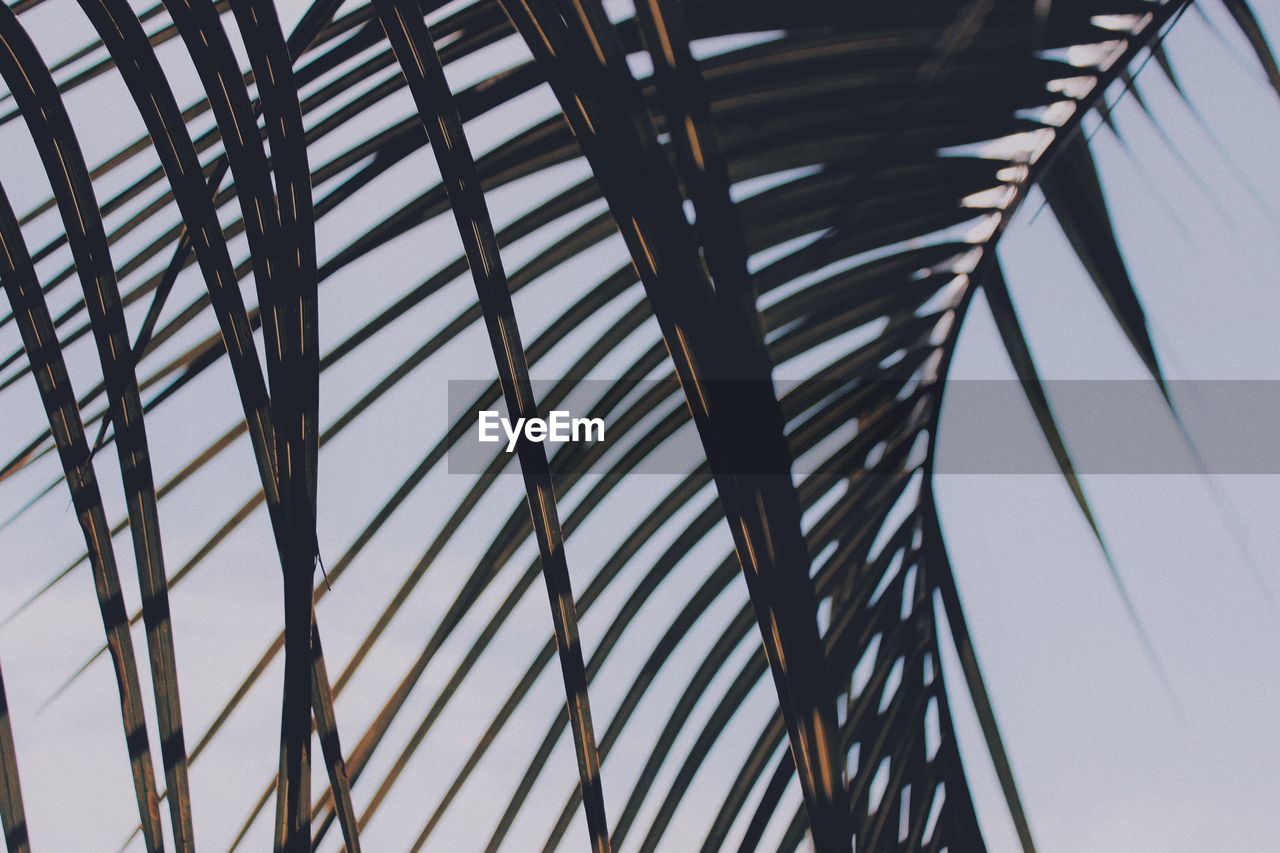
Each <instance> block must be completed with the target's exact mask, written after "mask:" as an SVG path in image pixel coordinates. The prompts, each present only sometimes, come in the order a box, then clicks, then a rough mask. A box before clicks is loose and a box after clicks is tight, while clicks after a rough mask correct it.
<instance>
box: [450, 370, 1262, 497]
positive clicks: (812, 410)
mask: <svg viewBox="0 0 1280 853" xmlns="http://www.w3.org/2000/svg"><path fill="white" fill-rule="evenodd" d="M1043 388H1044V392H1045V394H1046V396H1047V397H1048V399H1049V402H1050V406H1051V409H1052V412H1053V416H1054V419H1055V421H1056V423H1057V424H1058V427H1059V429H1060V431H1061V433H1062V435H1063V436H1064V438H1065V440H1066V445H1067V448H1068V451H1069V453H1070V454H1071V457H1072V460H1073V462H1074V463H1075V467H1076V470H1077V471H1078V472H1079V473H1082V474H1200V473H1208V474H1280V429H1277V425H1278V424H1280V381H1276V380H1185V381H1176V382H1171V383H1169V386H1168V391H1169V398H1170V399H1171V400H1172V402H1173V404H1174V410H1175V411H1176V412H1177V417H1176V418H1175V417H1174V416H1173V414H1172V413H1171V409H1170V406H1169V403H1168V402H1167V401H1166V400H1165V398H1164V397H1163V396H1162V395H1161V393H1160V390H1159V389H1158V388H1157V386H1155V385H1154V384H1153V383H1151V382H1147V381H1139V380H1132V381H1130V380H1050V381H1046V382H1044V384H1043ZM703 390H704V392H707V390H708V389H706V388H704V389H703ZM713 390H714V392H715V393H716V394H717V395H718V399H720V400H731V401H733V403H734V404H735V405H736V404H737V401H738V400H739V399H740V400H744V401H745V400H750V399H753V395H752V394H750V393H748V392H749V391H750V390H752V389H750V388H749V387H748V385H747V383H745V382H739V381H726V382H724V383H721V384H720V385H719V386H717V387H716V388H715V389H713ZM773 391H774V392H776V394H777V395H778V397H779V398H780V399H781V400H782V402H783V411H784V414H785V416H786V417H787V422H788V433H789V434H790V435H791V436H792V441H793V454H794V456H795V462H794V466H793V472H794V473H797V474H810V473H813V472H815V471H819V470H823V468H824V466H828V465H839V466H840V470H847V469H848V467H849V465H850V459H853V458H855V457H856V458H857V459H863V458H865V454H866V452H867V451H870V453H871V456H870V458H871V460H872V462H874V461H876V460H877V459H879V458H880V456H881V455H884V456H885V457H886V458H889V459H890V460H891V463H890V465H889V468H888V469H887V470H900V469H901V467H902V466H903V465H909V464H914V462H916V461H918V460H919V451H920V448H919V447H918V446H917V447H915V448H914V451H913V452H909V451H911V450H912V449H911V448H907V447H898V446H897V445H895V444H894V443H893V439H894V437H896V436H901V435H904V434H906V432H907V431H908V430H909V429H911V428H912V427H913V425H919V424H921V423H923V420H924V418H926V417H927V413H928V411H929V407H930V405H931V399H932V396H933V393H934V389H932V388H930V387H928V386H924V387H921V386H919V385H918V384H917V383H916V380H915V379H914V378H912V377H903V378H900V379H898V378H895V379H884V378H877V379H875V380H862V379H857V378H829V377H824V378H821V379H811V380H806V381H802V382H800V381H791V380H779V381H777V382H775V383H774V388H773ZM534 393H535V396H536V398H537V400H538V401H539V413H540V415H541V417H542V418H543V419H544V420H546V421H547V423H546V424H545V426H543V427H539V426H538V425H537V424H524V425H523V426H522V425H520V424H518V423H513V422H512V419H510V418H509V416H508V413H507V409H506V406H505V405H504V403H503V402H502V399H501V396H500V394H499V393H498V390H497V386H496V383H494V382H493V381H492V380H451V381H450V382H449V393H448V406H449V419H450V420H449V422H450V424H451V425H453V427H454V433H453V435H454V438H455V439H456V440H455V441H454V442H453V444H452V446H451V447H450V450H449V454H448V468H449V471H450V473H456V474H497V473H518V471H519V467H518V464H517V463H516V454H515V453H514V452H508V448H512V449H514V447H515V444H514V443H513V442H514V441H519V440H531V439H537V438H542V439H543V440H544V442H545V444H546V449H547V454H548V456H550V457H551V458H552V468H553V470H554V471H556V472H557V473H558V474H564V473H568V472H574V473H578V474H583V473H588V474H623V473H625V474H684V473H688V472H690V471H693V470H695V469H697V468H698V466H699V465H701V464H702V463H703V462H704V461H705V458H706V457H705V454H704V452H703V448H702V444H701V441H700V439H699V437H698V435H697V432H696V431H695V430H694V428H693V424H692V420H691V418H690V416H689V412H688V409H687V408H686V405H685V398H684V393H683V391H682V390H681V389H680V387H679V386H678V385H677V384H676V383H675V381H674V380H665V381H656V380H654V381H650V380H640V381H635V380H622V381H614V380H597V379H587V380H577V381H567V380H560V381H554V380H539V381H535V382H534ZM739 394H740V395H742V396H741V397H735V396H734V395H739ZM738 411H740V412H747V413H748V414H744V415H741V417H749V416H750V414H749V412H750V409H749V407H748V406H747V404H745V403H743V404H742V405H741V406H740V407H739V408H738ZM486 412H491V413H492V414H485V413H486ZM553 413H558V414H553ZM504 420H505V421H506V423H505V424H504V423H503V421H504ZM575 420H577V424H576V425H575ZM588 421H589V422H588ZM941 424H942V426H941V430H940V431H939V435H938V442H937V453H938V456H937V462H936V467H935V470H936V471H937V473H939V474H1056V473H1057V472H1058V467H1057V463H1056V462H1055V461H1054V458H1053V455H1052V453H1051V452H1050V450H1049V446H1048V444H1047V443H1046V441H1045V439H1044V435H1043V433H1042V431H1041V427H1040V424H1039V422H1038V420H1037V419H1036V417H1035V414H1034V412H1033V411H1032V409H1031V406H1030V405H1029V403H1028V402H1027V395H1026V393H1025V391H1024V389H1023V387H1022V385H1021V384H1020V383H1019V382H1017V381H1015V380H953V381H951V382H949V383H948V384H947V386H946V392H945V398H944V405H943V410H942V421H941ZM482 426H484V427H486V431H485V432H483V433H482V430H481V427H482ZM600 431H603V435H604V438H603V440H600V439H599V438H598V436H599V433H600ZM737 432H742V433H745V430H739V431H737ZM482 437H483V438H487V439H488V440H482ZM560 438H563V439H564V440H563V441H558V440H557V439H560ZM886 440H887V443H886ZM851 446H853V447H854V448H855V450H856V452H855V454H854V455H852V456H851V455H850V454H848V453H846V454H844V455H843V456H841V451H842V450H844V449H846V448H849V447H851ZM895 452H896V453H897V455H896V456H895V455H894V454H895ZM745 457H746V458H750V452H749V449H748V450H747V453H746V454H745ZM833 459H835V460H836V461H835V462H833V461H832V460H833ZM749 464H750V463H749ZM762 464H763V463H762ZM857 464H861V463H857ZM895 466H896V468H895ZM735 473H756V474H764V473H776V472H770V471H754V470H753V471H744V472H735Z"/></svg>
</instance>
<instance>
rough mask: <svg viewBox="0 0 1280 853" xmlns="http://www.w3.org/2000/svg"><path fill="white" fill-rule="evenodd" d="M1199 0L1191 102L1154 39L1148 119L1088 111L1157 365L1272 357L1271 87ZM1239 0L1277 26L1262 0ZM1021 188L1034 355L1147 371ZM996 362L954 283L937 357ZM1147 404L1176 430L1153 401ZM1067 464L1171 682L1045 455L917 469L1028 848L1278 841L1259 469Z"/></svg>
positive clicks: (1270, 504) (1273, 628)
mask: <svg viewBox="0 0 1280 853" xmlns="http://www.w3.org/2000/svg"><path fill="white" fill-rule="evenodd" d="M1201 5H1203V6H1204V8H1205V11H1206V13H1207V14H1208V16H1209V18H1210V19H1211V20H1212V21H1213V22H1214V24H1215V25H1216V27H1217V28H1218V30H1219V31H1221V32H1222V33H1223V34H1224V35H1225V37H1226V39H1227V45H1229V47H1228V46H1226V45H1224V44H1223V43H1222V42H1220V41H1219V40H1218V38H1217V37H1216V36H1215V35H1214V34H1213V32H1212V30H1211V29H1210V28H1209V27H1208V26H1207V25H1206V24H1205V22H1204V20H1203V19H1201V18H1200V17H1199V16H1198V15H1196V14H1195V13H1194V11H1193V12H1192V13H1190V14H1188V15H1187V16H1186V18H1185V19H1184V20H1183V21H1182V22H1180V23H1179V25H1178V27H1177V28H1175V30H1174V31H1173V34H1172V35H1171V36H1170V38H1169V40H1168V42H1167V45H1168V48H1169V54H1170V56H1171V58H1172V60H1173V63H1174V66H1175V69H1176V71H1177V72H1178V74H1179V76H1180V79H1181V81H1182V83H1183V86H1184V88H1185V90H1186V91H1187V93H1188V95H1189V97H1190V99H1191V101H1192V103H1193V105H1194V109H1195V113H1193V112H1192V111H1191V110H1189V109H1188V108H1187V107H1186V105H1185V104H1184V103H1182V101H1181V99H1180V98H1179V97H1178V95H1177V93H1176V92H1175V91H1174V90H1173V89H1172V87H1171V86H1170V85H1169V84H1168V83H1167V81H1166V80H1165V78H1164V77H1163V76H1162V74H1161V73H1160V70H1159V69H1158V68H1157V67H1156V66H1155V64H1154V63H1151V65H1150V67H1148V68H1146V69H1145V70H1144V71H1143V72H1142V73H1141V75H1140V76H1139V78H1138V87H1139V90H1140V92H1141V93H1142V95H1143V96H1144V97H1145V99H1146V101H1147V103H1148V104H1149V106H1150V108H1151V110H1152V112H1153V113H1154V115H1155V117H1156V119H1157V121H1158V122H1159V127H1160V128H1163V134H1165V135H1167V138H1166V136H1165V135H1162V131H1161V130H1159V129H1157V126H1156V125H1155V124H1154V123H1153V122H1152V121H1151V120H1150V119H1149V118H1148V117H1147V116H1146V115H1145V114H1144V112H1143V110H1142V109H1141V108H1140V106H1139V105H1138V104H1137V103H1136V102H1135V99H1134V98H1133V97H1127V98H1124V99H1123V100H1121V101H1119V109H1118V110H1117V116H1116V118H1117V123H1118V126H1119V129H1120V132H1121V134H1122V135H1123V138H1124V143H1126V144H1122V143H1121V142H1119V141H1118V140H1116V138H1115V137H1114V136H1113V135H1111V134H1110V133H1109V132H1107V131H1106V130H1103V131H1102V132H1100V133H1098V134H1097V135H1096V136H1095V137H1094V146H1095V152H1096V154H1097V159H1098V161H1099V168H1100V170H1101V173H1102V178H1103V183H1104V186H1105V188H1106V191H1107V197H1108V201H1109V203H1110V208H1111V213H1112V218H1113V220H1114V221H1115V223H1116V227H1117V230H1118V232H1119V235H1120V241H1121V245H1122V248H1123V250H1124V252H1125V255H1126V259H1127V261H1128V264H1129V268H1130V272H1131V274H1132V277H1133V279H1134V283H1135V286H1136V288H1137V290H1138V293H1139V295H1140V297H1141V298H1142V299H1143V301H1144V304H1145V307H1146V311H1147V316H1148V319H1149V322H1150V325H1151V327H1152V330H1153V336H1154V338H1155V342H1156V347H1157V350H1158V352H1159V355H1160V357H1161V360H1162V362H1163V364H1164V365H1165V369H1166V373H1167V375H1168V376H1169V377H1171V378H1173V379H1207V380H1230V379H1275V378H1277V377H1278V375H1280V359H1278V358H1277V357H1278V356H1280V338H1277V336H1276V335H1275V334H1274V318H1275V317H1276V316H1277V310H1278V309H1280V294H1278V292H1277V289H1276V286H1275V285H1276V283H1277V282H1276V274H1275V269H1276V262H1277V260H1278V259H1280V258H1278V255H1277V247H1278V246H1280V243H1278V242H1277V239H1276V238H1277V229H1276V218H1275V216H1276V214H1275V211H1276V210H1277V209H1280V173H1278V172H1277V170H1276V169H1275V168H1274V166H1273V165H1272V158H1273V152H1274V145H1273V140H1275V139H1276V138H1277V137H1276V134H1277V132H1280V112H1277V110H1276V106H1277V103H1276V96H1275V93H1274V92H1273V91H1272V90H1270V89H1269V88H1268V87H1267V85H1266V83H1265V80H1264V79H1263V77H1262V75H1261V74H1260V73H1259V72H1258V71H1257V70H1256V68H1254V67H1251V66H1250V64H1249V63H1250V54H1249V53H1248V50H1247V47H1244V46H1243V41H1242V40H1241V39H1240V38H1238V37H1237V33H1236V32H1235V31H1234V30H1233V29H1232V25H1231V22H1230V19H1229V18H1227V16H1226V15H1224V14H1222V9H1221V8H1220V7H1219V6H1218V4H1215V3H1205V4H1201ZM1254 7H1255V9H1256V11H1257V12H1258V14H1259V16H1260V17H1261V19H1262V21H1263V24H1264V26H1265V27H1266V28H1267V29H1268V31H1269V32H1270V33H1272V34H1273V35H1274V34H1275V33H1277V32H1280V9H1278V8H1277V7H1276V6H1275V5H1274V4H1265V3H1256V4H1254ZM1116 96H1117V93H1116V92H1113V93H1112V94H1111V96H1110V97H1111V99H1112V100H1114V99H1115V98H1116ZM1196 114H1198V115H1199V116H1200V119H1202V120H1203V126H1202V125H1201V123H1200V121H1199V120H1198V119H1197V118H1196ZM1205 126H1207V127H1208V128H1209V129H1211V132H1212V137H1213V138H1210V136H1209V135H1208V134H1207V133H1206V132H1205V129H1204V127H1205ZM1167 140H1173V141H1175V142H1176V146H1172V145H1170V143H1169V142H1168V141H1167ZM1175 151H1176V152H1177V153H1175ZM1040 203H1041V200H1040V196H1039V194H1038V193H1037V194H1035V195H1033V196H1032V197H1031V198H1030V199H1029V200H1028V203H1027V204H1026V206H1025V207H1024V209H1023V211H1022V212H1021V214H1020V215H1019V217H1018V218H1017V220H1016V224H1015V225H1014V227H1012V228H1011V229H1010V232H1009V234H1008V235H1007V236H1006V238H1005V240H1004V242H1003V244H1002V246H1001V250H1000V255H1001V259H1002V261H1003V263H1004V267H1005V273H1006V278H1007V279H1008V281H1009V286H1010V288H1011V291H1012V294H1013V298H1014V301H1015V303H1016V306H1017V308H1018V310H1019V312H1020V315H1021V317H1022V321H1023V325H1024V327H1025V328H1026V330H1027V334H1028V337H1029V339H1030V341H1031V347H1032V350H1033V354H1034V355H1035V357H1036V359H1037V362H1038V365H1039V367H1040V370H1041V373H1042V375H1044V376H1045V377H1051V378H1054V379H1092V378H1109V379H1141V378H1143V377H1144V376H1145V370H1144V369H1143V367H1142V365H1141V364H1140V362H1139V361H1138V359H1137V358H1136V357H1135V356H1134V355H1133V354H1132V351H1131V349H1130V348H1129V347H1128V345H1127V342H1126V341H1125V339H1124V337H1123V335H1122V334H1121V333H1120V332H1119V331H1118V329H1117V328H1116V326H1115V325H1114V323H1113V322H1112V321H1111V319H1110V315H1109V313H1108V311H1107V308H1106V306H1105V305H1104V303H1103V302H1102V300H1101V298H1100V297H1099V296H1098V295H1097V292H1096V291H1095V290H1094V289H1093V288H1092V287H1091V286H1090V285H1089V283H1088V278H1087V276H1086V275H1085V274H1084V273H1083V271H1082V270H1081V269H1080V266H1079V264H1078V263H1077V262H1076V261H1075V260H1074V257H1073V254H1072V252H1071V249H1070V247H1069V246H1068V244H1067V243H1066V240H1065V238H1064V237H1063V236H1062V234H1061V231H1060V230H1059V228H1058V226H1057V223H1056V222H1055V221H1054V219H1053V217H1052V216H1051V215H1050V213H1049V211H1047V210H1045V211H1043V212H1041V213H1040V214H1039V215H1036V214H1037V211H1039V208H1040ZM1012 375H1013V374H1012V371H1011V369H1010V368H1009V366H1008V362H1007V359H1005V357H1004V355H1003V351H1002V348H1001V344H1000V342H999V337H998V335H997V333H996V331H995V327H994V323H993V322H992V321H991V319H990V315H989V313H987V312H986V310H985V307H983V308H975V310H974V311H973V312H971V315H970V318H969V320H968V325H967V326H966V328H965V330H964V332H963V334H962V337H961V342H960V349H959V352H958V353H957V356H956V359H955V362H954V373H953V376H955V377H957V378H992V377H1001V376H1007V377H1012ZM1184 402H1185V403H1186V404H1187V405H1194V403H1195V401H1194V400H1188V401H1184ZM946 429H947V426H946V414H945V411H944V415H943V423H942V430H943V431H945V430H946ZM1150 429H1151V430H1152V435H1153V437H1154V436H1160V437H1164V438H1168V437H1169V436H1170V435H1173V436H1175V437H1176V434H1177V433H1176V429H1175V427H1174V426H1173V423H1172V422H1171V421H1170V420H1168V419H1165V420H1164V422H1163V423H1161V422H1153V423H1152V424H1151V425H1150ZM1067 441H1068V444H1070V435H1068V436H1067ZM1084 483H1085V489H1086V491H1087V493H1088V495H1089V497H1090V499H1091V501H1092V505H1093V507H1094V510H1095V512H1096V514H1097V516H1098V518H1099V520H1100V522H1101V526H1102V529H1103V533H1104V536H1105V537H1106V541H1107V543H1108V545H1109V547H1110V549H1111V551H1112V553H1113V555H1114V557H1115V563H1116V565H1117V567H1118V570H1119V572H1120V574H1121V576H1122V578H1123V580H1124V582H1125V584H1126V585H1127V586H1128V588H1129V589H1130V591H1131V593H1132V596H1133V599H1134V601H1135V605H1136V609H1137V612H1138V615H1139V616H1140V618H1141V620H1142V622H1143V624H1144V625H1145V627H1146V630H1147V631H1148V632H1149V633H1150V635H1151V637H1152V640H1153V643H1154V646H1155V648H1156V650H1157V652H1158V655H1159V657H1160V660H1161V662H1162V664H1163V666H1164V667H1165V669H1166V670H1167V671H1168V673H1169V678H1170V680H1171V682H1172V686H1173V692H1174V697H1175V699H1171V698H1170V697H1169V695H1168V694H1167V693H1166V691H1165V690H1164V689H1163V688H1162V687H1161V685H1160V682H1159V680H1158V678H1157V677H1156V675H1155V673H1154V670H1153V667H1152V665H1151V664H1150V663H1149V660H1148V659H1147V657H1146V656H1145V655H1144V654H1143V652H1142V648H1141V646H1140V644H1139V641H1138V639H1137V634H1136V633H1135V630H1134V628H1133V625H1132V623H1131V622H1130V620H1129V619H1128V618H1127V616H1126V614H1125V612H1124V610H1123V607H1122V605H1121V602H1120V598H1119V596H1118V595H1117V592H1116V587H1115V584H1114V582H1113V581H1112V580H1111V577H1110V575H1109V572H1108V568H1107V564H1106V562H1105V559H1104V557H1103V555H1102V552H1101V550H1100V548H1099V547H1098V545H1097V543H1096V542H1095V541H1094V540H1093V537H1092V535H1091V534H1090V532H1089V530H1088V527H1087V526H1086V524H1085V522H1084V521H1083V519H1082V516H1081V514H1080V513H1079V511H1078V510H1077V509H1076V507H1075V504H1074V501H1073V500H1072V498H1071V495H1070V493H1069V492H1068V491H1067V489H1066V487H1065V485H1064V484H1063V482H1062V481H1061V480H1060V479H1059V478H1055V477H1050V476H1016V475H1015V476H979V475H963V476H962V475H955V476H945V475H944V476H942V477H940V482H939V484H938V486H937V491H938V495H939V502H940V512H941V517H942V523H943V528H944V532H945V535H946V537H947V542H948V545H949V547H950V553H951V556H952V562H953V565H954V567H955V570H956V574H957V578H958V583H959V586H960V589H961V594H962V596H963V599H964V603H965V605H966V609H967V613H968V617H969V622H970V627H971V629H972V631H973V634H974V636H975V643H976V646H977V650H978V655H979V659H980V661H981V662H982V664H983V670H984V674H985V675H986V677H987V682H988V687H989V690H990V692H991V694H992V698H993V702H994V704H995V708H996V713H997V716H998V718H999V721H1000V723H1001V726H1002V729H1003V733H1004V737H1005V741H1006V745H1007V746H1008V749H1009V752H1010V755H1011V756H1012V763H1013V767H1014V771H1015V774H1016V776H1017V779H1018V781H1019V785H1020V789H1021V792H1022V796H1023V798H1024V803H1025V805H1026V808H1027V812H1028V814H1029V816H1030V821H1031V826H1032V830H1033V832H1034V833H1035V837H1036V840H1037V842H1038V843H1039V845H1040V848H1041V849H1043V850H1055V851H1081V850H1089V851H1135V850H1140V851H1145V850H1161V851H1238V850H1272V849H1276V844H1277V842H1276V839H1275V834H1274V826H1273V821H1272V819H1271V817H1270V816H1271V815H1274V813H1275V810H1276V807H1277V805H1280V785H1277V783H1276V779H1277V778H1278V776H1277V771H1280V739H1278V737H1277V732H1276V728H1275V724H1274V721H1275V719H1276V716H1277V711H1280V689H1278V688H1277V685H1276V682H1275V678H1274V673H1275V672H1276V671H1277V665H1280V645H1278V641H1280V610H1277V608H1276V606H1275V604H1274V601H1275V592H1276V590H1277V589H1280V562H1278V558H1280V535H1277V534H1278V532H1280V528H1278V527H1277V525H1276V524H1275V521H1274V519H1275V518H1276V513H1277V510H1280V478H1276V477H1275V476H1271V475H1251V476H1214V477H1212V478H1209V479H1208V480H1206V479H1205V478H1199V477H1193V476H1181V475H1179V476H1175V475H1152V476H1137V475H1101V474H1094V475H1088V474H1086V475H1085V476H1084ZM953 707H954V708H957V709H958V710H966V711H967V710H968V708H967V707H966V706H965V705H964V703H962V702H958V703H956V704H955V705H953ZM959 716H960V718H961V719H962V720H964V726H963V728H962V731H961V735H962V741H961V743H962V749H964V754H965V755H966V756H967V757H968V759H969V760H968V764H967V766H968V767H969V768H970V769H969V772H970V776H971V778H973V779H974V788H975V792H976V796H977V798H978V807H979V816H980V819H981V821H982V824H983V827H984V830H985V831H986V833H987V835H988V840H989V841H990V842H991V846H992V849H994V850H1013V849H1016V839H1015V837H1014V836H1013V835H1012V829H1011V827H1010V825H1009V823H1008V821H1007V818H1005V817H1004V813H1003V811H1002V808H1001V801H1000V795H999V792H998V788H996V786H995V780H994V775H993V774H992V773H991V772H990V770H989V768H988V767H987V766H985V765H984V763H983V761H982V752H983V750H982V746H981V735H980V733H979V731H978V729H977V728H976V723H975V722H974V721H973V719H972V718H971V717H968V718H966V716H965V715H963V714H961V715H959ZM966 747H967V748H966Z"/></svg>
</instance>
